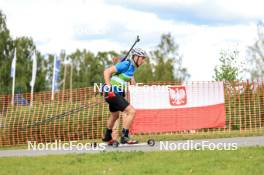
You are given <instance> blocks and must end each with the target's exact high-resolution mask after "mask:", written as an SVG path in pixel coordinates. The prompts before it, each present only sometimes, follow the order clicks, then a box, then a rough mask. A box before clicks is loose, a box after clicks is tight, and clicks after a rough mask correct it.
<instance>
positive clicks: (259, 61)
mask: <svg viewBox="0 0 264 175" xmlns="http://www.w3.org/2000/svg"><path fill="white" fill-rule="evenodd" d="M248 54H249V58H248V61H249V65H250V67H249V68H248V69H247V70H248V72H249V73H250V76H251V79H258V78H263V76H264V23H263V22H259V23H258V40H257V41H256V42H255V43H254V45H253V46H250V47H249V48H248Z"/></svg>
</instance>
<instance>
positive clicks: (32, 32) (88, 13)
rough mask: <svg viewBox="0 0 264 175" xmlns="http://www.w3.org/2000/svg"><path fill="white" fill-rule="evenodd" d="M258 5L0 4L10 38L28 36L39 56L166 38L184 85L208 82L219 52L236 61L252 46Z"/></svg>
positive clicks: (206, 0) (237, 1) (208, 0)
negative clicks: (230, 53)
mask: <svg viewBox="0 0 264 175" xmlns="http://www.w3.org/2000/svg"><path fill="white" fill-rule="evenodd" d="M261 2H262V1H261V0H186V1H184V0H145V1H142V0H96V1H93V0H23V1H21V0H0V10H2V11H3V13H4V14H5V15H6V17H7V25H8V28H9V30H10V32H11V36H12V37H13V38H15V37H20V36H30V37H32V38H33V40H34V42H35V44H36V46H37V49H38V50H40V51H41V52H42V53H43V54H47V53H52V54H58V53H60V51H61V50H65V51H66V53H68V54H70V53H71V52H73V51H75V50H76V49H77V48H79V49H87V50H90V51H92V52H95V53H96V52H98V51H109V50H115V51H120V50H128V49H129V48H130V46H131V45H132V44H133V42H134V40H135V38H136V36H137V35H139V36H140V38H141V41H140V43H139V44H138V45H137V46H138V47H141V48H143V49H145V50H146V51H150V50H153V49H155V47H156V46H157V45H158V44H159V42H160V37H161V35H162V34H164V33H171V34H172V36H173V38H174V40H175V42H176V43H177V44H178V45H179V53H180V55H182V56H183V63H182V64H183V66H184V67H186V68H187V69H188V72H189V73H190V74H191V78H190V80H193V81H200V80H202V81H206V80H212V75H213V74H214V71H213V69H214V67H215V66H216V65H217V64H219V61H218V60H219V53H220V51H221V50H228V49H229V50H234V49H237V50H238V51H239V52H240V54H239V56H240V59H241V61H243V60H244V59H245V58H246V57H247V54H246V51H247V47H248V46H250V45H253V44H254V42H255V41H256V40H257V38H258V36H257V22H258V21H263V20H264V10H263V8H262V7H263V4H264V3H261Z"/></svg>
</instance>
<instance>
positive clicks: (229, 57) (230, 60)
mask: <svg viewBox="0 0 264 175" xmlns="http://www.w3.org/2000/svg"><path fill="white" fill-rule="evenodd" d="M238 56H239V52H238V51H237V50H234V51H232V52H230V51H224V50H223V51H221V52H220V58H219V61H220V65H217V66H215V68H214V72H215V74H214V75H213V79H214V80H216V81H234V80H238V79H239V77H238V76H239V72H240V69H239V64H238Z"/></svg>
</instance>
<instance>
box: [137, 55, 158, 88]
mask: <svg viewBox="0 0 264 175" xmlns="http://www.w3.org/2000/svg"><path fill="white" fill-rule="evenodd" d="M134 76H135V80H136V82H138V83H147V82H149V81H153V80H154V76H153V65H152V64H151V63H150V60H149V58H146V64H143V65H141V66H140V67H139V69H138V70H137V71H136V72H135V75H134Z"/></svg>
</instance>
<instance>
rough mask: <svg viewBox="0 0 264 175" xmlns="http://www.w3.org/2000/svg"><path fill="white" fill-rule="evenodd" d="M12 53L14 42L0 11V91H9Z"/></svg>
mask: <svg viewBox="0 0 264 175" xmlns="http://www.w3.org/2000/svg"><path fill="white" fill-rule="evenodd" d="M13 55H14V42H13V40H12V38H11V36H10V33H9V30H8V28H7V26H6V17H5V15H4V14H3V13H2V11H0V93H10V92H11V89H12V88H11V87H12V85H11V83H12V79H11V77H10V68H11V62H12V59H13Z"/></svg>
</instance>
